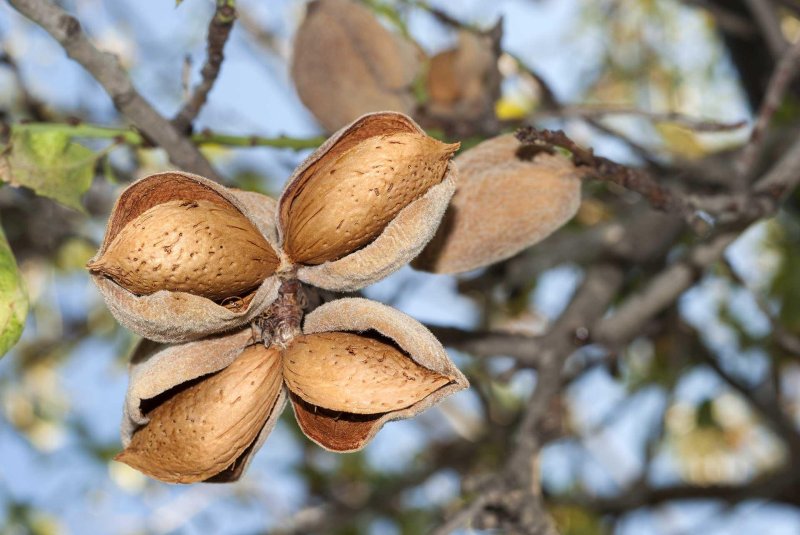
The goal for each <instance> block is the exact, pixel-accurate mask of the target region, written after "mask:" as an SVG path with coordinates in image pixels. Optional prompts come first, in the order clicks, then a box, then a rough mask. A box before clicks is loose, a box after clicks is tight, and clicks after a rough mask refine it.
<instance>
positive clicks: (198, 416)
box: [115, 345, 282, 483]
mask: <svg viewBox="0 0 800 535" xmlns="http://www.w3.org/2000/svg"><path fill="white" fill-rule="evenodd" d="M281 384H282V381H281V368H280V355H279V352H278V350H277V349H273V348H269V349H268V348H265V347H264V346H263V345H254V346H250V347H248V348H246V349H245V350H244V351H242V353H241V355H239V357H237V359H236V360H235V361H233V363H231V364H230V366H228V367H227V368H225V369H224V370H222V371H220V372H218V373H216V374H214V375H210V376H207V377H206V378H204V379H201V380H200V381H199V382H197V383H195V384H193V385H191V386H189V387H188V388H186V389H185V390H182V391H181V392H179V393H177V394H175V395H174V396H173V397H171V398H170V399H168V400H167V401H165V402H164V403H162V404H161V405H159V406H158V407H156V408H155V409H153V410H152V411H151V412H150V413H149V414H148V415H147V416H148V417H149V418H150V421H149V423H148V424H147V425H145V426H144V427H143V428H141V429H140V430H138V431H137V432H136V433H135V434H134V435H133V438H132V439H131V442H130V444H129V445H128V447H127V448H126V449H125V451H123V452H122V453H120V454H119V455H117V457H116V458H115V460H117V461H120V462H124V463H125V464H127V465H129V466H131V467H133V468H135V469H137V470H139V471H141V472H143V473H145V474H147V475H148V476H151V477H154V478H156V479H160V480H161V481H166V482H170V483H195V482H197V481H203V480H206V479H208V478H210V477H212V476H214V475H216V474H218V473H220V472H222V471H223V470H225V469H226V468H228V467H229V466H230V465H231V464H233V463H234V462H235V461H236V460H237V459H238V458H239V457H240V456H241V455H242V454H243V453H244V452H245V451H246V450H247V448H248V447H250V446H251V445H252V444H253V442H254V441H255V439H256V437H257V436H258V435H259V433H260V431H261V428H262V427H263V426H264V423H265V422H266V421H267V418H268V417H269V415H270V413H271V411H272V410H273V407H274V406H275V402H276V400H277V399H278V394H279V393H280V391H281Z"/></svg>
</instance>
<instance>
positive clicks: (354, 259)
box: [278, 112, 456, 291]
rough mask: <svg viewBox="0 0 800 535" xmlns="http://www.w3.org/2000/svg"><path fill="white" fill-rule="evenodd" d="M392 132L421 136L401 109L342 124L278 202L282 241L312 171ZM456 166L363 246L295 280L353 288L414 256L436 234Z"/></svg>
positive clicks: (297, 173) (450, 166) (306, 268)
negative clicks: (292, 210)
mask: <svg viewBox="0 0 800 535" xmlns="http://www.w3.org/2000/svg"><path fill="white" fill-rule="evenodd" d="M393 133H413V134H419V135H422V136H426V134H425V132H424V131H423V130H422V129H421V128H420V127H419V126H418V125H417V124H416V123H415V122H414V121H413V120H411V119H410V118H408V117H406V116H405V115H402V114H400V113H394V112H380V113H373V114H368V115H365V116H363V117H361V118H359V119H358V120H356V121H355V122H353V123H352V124H351V125H349V126H347V127H345V128H343V129H342V130H340V131H339V132H337V133H336V134H334V135H333V136H331V138H329V139H328V140H327V141H326V142H325V143H324V144H323V145H322V146H320V147H319V148H318V149H317V150H316V151H314V153H313V154H311V155H310V156H309V157H308V158H307V159H306V160H305V161H304V162H303V163H302V164H301V165H300V166H298V168H297V169H296V170H295V172H294V173H293V174H292V176H291V177H290V178H289V181H288V183H287V185H286V187H285V188H284V192H283V194H282V195H281V198H280V200H279V203H278V206H279V208H278V210H279V223H278V232H279V237H280V241H281V243H282V244H283V243H284V242H285V241H286V240H287V236H285V230H284V229H285V228H286V227H287V222H288V221H289V218H291V214H292V212H291V209H290V207H291V203H292V200H293V199H294V198H295V197H296V195H297V194H298V191H302V190H303V189H304V188H305V187H306V185H307V184H308V183H309V180H310V178H311V177H313V174H314V173H315V172H316V171H318V170H319V169H320V168H322V167H323V166H324V164H325V161H323V160H328V159H336V158H338V157H340V156H341V155H342V154H344V153H345V152H346V151H348V150H349V149H350V148H352V147H354V146H355V145H357V144H359V143H360V142H362V141H364V140H367V139H369V138H372V137H375V136H380V135H390V134H393ZM455 175H456V167H455V165H454V164H453V162H452V161H451V162H449V163H448V164H447V166H446V168H445V171H444V173H443V176H442V177H441V179H440V180H439V181H438V183H436V181H434V185H432V186H431V187H430V188H429V189H428V190H427V191H426V192H425V193H424V194H422V195H421V196H419V197H417V198H416V199H415V200H412V201H411V202H410V203H408V204H407V205H406V206H405V207H403V208H402V209H401V210H400V211H399V212H398V213H397V215H396V216H395V217H394V218H393V219H392V220H391V221H389V222H388V224H386V226H385V227H384V228H383V230H382V231H381V233H380V234H378V235H377V237H376V238H374V239H373V240H372V241H371V242H369V243H368V244H366V245H364V246H363V247H361V248H359V249H357V250H355V251H353V252H351V253H349V254H347V255H345V256H343V257H341V258H339V259H338V260H332V261H328V262H324V263H322V264H319V265H310V266H303V265H301V266H300V267H299V270H298V278H299V279H300V280H302V281H303V282H306V283H308V284H312V285H314V286H317V287H320V288H324V289H327V290H333V291H354V290H357V289H360V288H363V287H365V286H368V285H369V284H372V283H374V282H376V281H378V280H381V279H383V278H384V277H386V276H388V275H390V274H391V273H393V272H395V271H396V270H398V269H400V268H401V267H402V266H403V265H405V264H407V263H408V262H410V261H411V260H412V259H413V258H414V257H415V256H417V255H418V254H419V252H420V251H421V250H422V248H423V247H424V246H425V244H426V243H427V242H428V241H429V240H430V239H431V238H432V237H433V235H434V233H435V232H436V227H437V226H438V224H439V222H440V220H441V218H442V216H443V215H444V211H445V210H446V208H447V204H448V202H449V201H450V198H451V196H452V195H453V191H454V181H453V179H454V177H455Z"/></svg>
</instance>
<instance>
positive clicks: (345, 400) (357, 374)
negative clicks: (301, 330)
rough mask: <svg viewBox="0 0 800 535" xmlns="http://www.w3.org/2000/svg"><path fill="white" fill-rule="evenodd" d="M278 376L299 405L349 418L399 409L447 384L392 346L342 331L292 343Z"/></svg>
mask: <svg viewBox="0 0 800 535" xmlns="http://www.w3.org/2000/svg"><path fill="white" fill-rule="evenodd" d="M283 375H284V379H285V380H286V385H287V386H288V387H289V390H290V391H291V392H292V393H294V394H295V395H297V396H299V397H300V398H302V399H303V400H304V401H306V402H308V403H311V404H312V405H317V406H319V407H322V408H324V409H328V410H334V411H343V412H349V413H354V414H380V413H385V412H389V411H395V410H399V409H404V408H406V407H408V406H410V405H413V404H414V403H416V402H418V401H419V400H421V399H423V398H424V397H426V396H427V395H428V394H430V393H431V392H434V391H436V390H438V389H439V388H441V387H442V386H444V385H446V384H448V383H450V379H449V378H448V377H445V376H444V375H441V374H439V373H436V372H434V371H432V370H429V369H427V368H424V367H422V366H420V365H419V364H417V363H416V362H414V361H413V360H411V358H409V357H408V356H406V355H404V354H403V353H402V352H401V351H400V350H398V349H397V348H395V347H394V346H392V345H389V344H387V343H384V342H380V341H378V340H374V339H372V338H367V337H365V336H360V335H357V334H353V333H345V332H329V333H319V334H311V335H307V336H302V337H299V338H297V339H295V341H294V342H293V343H292V345H291V346H289V348H288V349H287V350H286V352H285V353H284V356H283Z"/></svg>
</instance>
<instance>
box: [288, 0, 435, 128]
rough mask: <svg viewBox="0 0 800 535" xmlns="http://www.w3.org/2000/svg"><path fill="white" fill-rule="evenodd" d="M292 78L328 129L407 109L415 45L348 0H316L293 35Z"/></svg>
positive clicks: (415, 65) (414, 70)
mask: <svg viewBox="0 0 800 535" xmlns="http://www.w3.org/2000/svg"><path fill="white" fill-rule="evenodd" d="M293 50H294V55H293V58H292V66H291V72H292V79H293V80H294V83H295V86H296V87H297V93H298V95H299V96H300V99H301V100H302V101H303V104H305V105H306V107H307V108H308V109H309V110H311V113H313V114H314V116H315V117H316V118H317V120H319V122H320V123H321V124H322V126H323V127H324V128H325V129H326V130H327V131H328V132H334V131H336V130H338V129H339V128H341V127H342V126H344V125H346V124H347V123H349V122H351V121H353V120H354V119H356V118H357V117H359V116H361V115H363V114H365V113H369V112H374V111H379V110H394V111H399V112H403V113H408V114H410V113H411V112H412V111H413V109H414V104H415V102H414V97H413V94H412V90H411V86H412V84H413V82H414V78H415V76H416V75H417V72H418V70H419V66H420V59H421V53H420V52H419V50H418V49H417V47H416V46H415V45H414V44H413V43H411V42H409V41H407V40H405V39H404V38H402V37H400V36H398V35H395V34H393V33H391V32H390V31H388V30H387V29H386V28H384V27H383V26H382V25H381V24H380V22H378V21H377V20H376V19H375V17H374V15H373V14H372V12H371V11H370V10H369V9H367V8H366V7H364V6H362V5H361V4H359V3H357V2H353V1H352V0H316V1H314V2H311V3H310V4H308V10H307V13H306V18H305V20H304V21H303V23H302V25H301V26H300V27H299V28H298V30H297V33H296V35H295V39H294V48H293Z"/></svg>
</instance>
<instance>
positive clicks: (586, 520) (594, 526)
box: [550, 505, 608, 535]
mask: <svg viewBox="0 0 800 535" xmlns="http://www.w3.org/2000/svg"><path fill="white" fill-rule="evenodd" d="M550 512H551V513H552V514H553V520H555V523H556V526H557V527H558V530H559V533H563V534H564V535H602V534H604V533H608V529H607V528H606V527H605V526H604V525H603V523H602V520H601V519H600V517H599V516H597V515H594V514H592V513H590V512H588V511H586V510H584V509H582V508H580V507H576V506H572V505H555V506H553V507H552V508H551V509H550Z"/></svg>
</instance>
